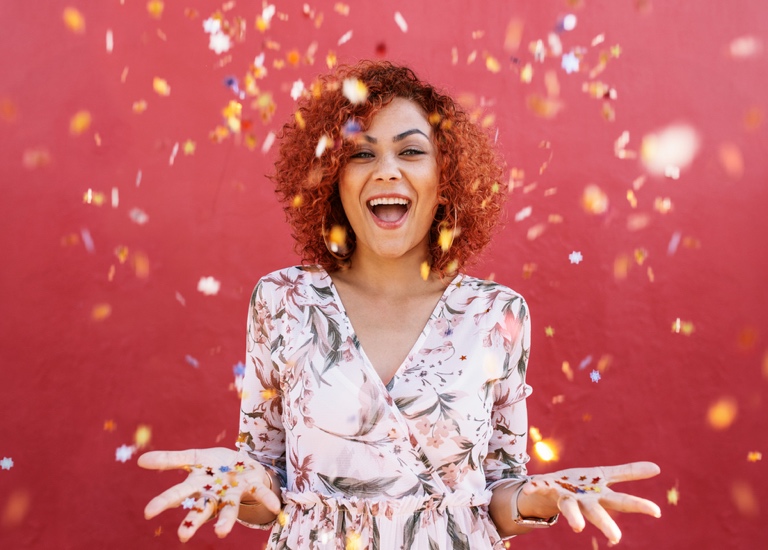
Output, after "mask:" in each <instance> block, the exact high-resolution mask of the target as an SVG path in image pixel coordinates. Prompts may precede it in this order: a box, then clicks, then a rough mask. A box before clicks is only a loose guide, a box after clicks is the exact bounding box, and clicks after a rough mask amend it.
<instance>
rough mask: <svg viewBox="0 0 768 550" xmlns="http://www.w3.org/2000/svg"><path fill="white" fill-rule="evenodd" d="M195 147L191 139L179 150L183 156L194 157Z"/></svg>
mask: <svg viewBox="0 0 768 550" xmlns="http://www.w3.org/2000/svg"><path fill="white" fill-rule="evenodd" d="M195 147H197V144H195V142H194V141H192V140H191V139H188V140H187V141H185V142H184V144H183V145H182V146H181V150H182V151H184V154H185V155H194V154H195Z"/></svg>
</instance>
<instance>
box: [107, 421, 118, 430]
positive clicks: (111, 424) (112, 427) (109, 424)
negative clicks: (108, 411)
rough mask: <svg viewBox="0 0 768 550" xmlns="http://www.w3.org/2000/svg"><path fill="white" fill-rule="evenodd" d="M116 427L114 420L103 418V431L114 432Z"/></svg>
mask: <svg viewBox="0 0 768 550" xmlns="http://www.w3.org/2000/svg"><path fill="white" fill-rule="evenodd" d="M116 428H117V425H116V424H115V421H114V420H105V421H104V431H105V432H114V431H115V429H116Z"/></svg>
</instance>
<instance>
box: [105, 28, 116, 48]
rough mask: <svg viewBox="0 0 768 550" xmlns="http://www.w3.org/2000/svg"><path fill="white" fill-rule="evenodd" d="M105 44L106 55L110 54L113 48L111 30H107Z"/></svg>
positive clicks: (113, 40)
mask: <svg viewBox="0 0 768 550" xmlns="http://www.w3.org/2000/svg"><path fill="white" fill-rule="evenodd" d="M106 42H107V43H106V46H107V53H112V50H113V49H114V47H115V38H114V36H113V34H112V29H107V36H106Z"/></svg>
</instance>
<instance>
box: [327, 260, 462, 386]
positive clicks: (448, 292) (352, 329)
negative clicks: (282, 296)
mask: <svg viewBox="0 0 768 550" xmlns="http://www.w3.org/2000/svg"><path fill="white" fill-rule="evenodd" d="M322 271H323V273H324V274H325V277H326V278H327V279H328V282H329V283H330V289H331V293H332V294H333V300H334V301H335V302H336V305H337V306H338V308H339V312H340V313H341V315H342V317H343V318H344V323H345V324H346V326H347V330H348V331H349V333H350V335H351V336H353V338H354V340H355V341H356V342H357V346H356V348H357V351H358V352H359V353H360V357H361V358H362V359H363V363H364V364H365V366H366V368H367V369H369V370H370V371H371V373H372V374H373V375H374V376H375V377H376V379H377V380H378V381H379V383H380V384H381V385H382V386H383V387H384V389H385V390H386V391H387V392H389V391H391V390H392V389H393V388H394V382H395V381H396V380H397V378H398V376H399V375H400V372H401V371H402V370H403V366H404V365H405V364H406V363H407V362H408V359H409V358H410V357H412V356H414V355H415V354H416V352H417V351H419V350H420V349H421V347H422V346H423V345H424V341H425V340H426V339H427V336H429V333H430V332H431V330H432V321H433V320H434V319H435V317H437V315H438V314H439V313H440V310H441V309H442V308H443V305H444V304H445V302H446V300H447V299H448V296H450V295H451V293H452V292H453V290H454V289H455V288H457V287H458V284H457V283H460V282H461V280H463V278H464V274H463V273H459V274H457V275H456V276H455V277H454V278H453V279H451V282H450V283H448V286H446V287H445V290H443V293H442V294H441V295H440V299H439V300H438V301H437V303H436V304H435V307H434V308H433V309H432V313H431V314H430V315H429V319H427V322H426V323H425V324H424V327H423V328H422V329H421V332H419V336H418V338H416V341H415V342H414V343H413V346H411V349H410V350H409V351H408V353H407V354H406V355H405V357H404V358H403V360H402V361H401V363H400V365H399V366H398V367H397V369H396V370H395V373H394V374H393V375H392V378H390V379H389V380H388V381H387V382H384V380H383V379H382V378H381V376H380V375H379V372H378V371H377V370H376V367H374V365H373V362H372V361H371V360H370V359H369V358H368V355H367V354H366V353H365V349H363V343H362V342H360V339H359V338H358V337H357V332H355V327H354V326H353V325H352V320H351V319H350V318H349V315H347V308H346V307H344V302H343V301H342V300H341V295H340V294H339V291H338V289H337V288H336V283H334V282H333V278H331V276H330V274H329V273H328V272H327V271H326V270H325V269H322Z"/></svg>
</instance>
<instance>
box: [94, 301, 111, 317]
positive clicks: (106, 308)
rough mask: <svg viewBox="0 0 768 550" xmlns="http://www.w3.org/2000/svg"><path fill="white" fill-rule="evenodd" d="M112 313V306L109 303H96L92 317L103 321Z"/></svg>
mask: <svg viewBox="0 0 768 550" xmlns="http://www.w3.org/2000/svg"><path fill="white" fill-rule="evenodd" d="M111 314H112V306H111V305H109V304H96V305H95V306H93V309H92V310H91V319H93V320H94V321H103V320H104V319H106V318H107V317H109V316H110V315H111Z"/></svg>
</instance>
